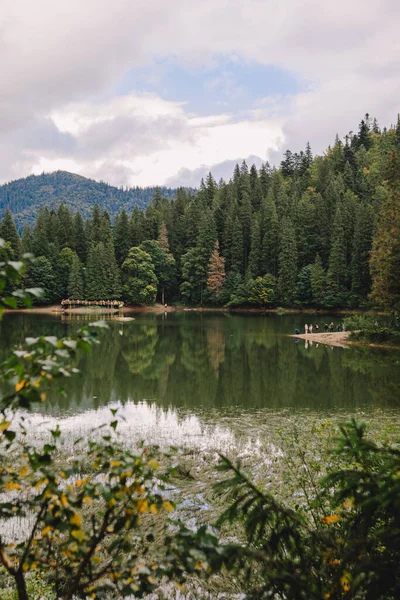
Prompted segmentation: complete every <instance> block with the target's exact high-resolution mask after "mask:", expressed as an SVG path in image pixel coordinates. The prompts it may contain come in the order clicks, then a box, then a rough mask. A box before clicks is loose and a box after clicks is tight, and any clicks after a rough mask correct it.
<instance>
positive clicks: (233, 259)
mask: <svg viewBox="0 0 400 600" xmlns="http://www.w3.org/2000/svg"><path fill="white" fill-rule="evenodd" d="M229 255H230V269H231V271H233V272H235V273H240V274H242V275H243V274H244V249H243V229H242V226H241V224H240V221H239V217H238V216H236V217H235V219H234V221H233V224H232V240H231V248H230V252H229Z"/></svg>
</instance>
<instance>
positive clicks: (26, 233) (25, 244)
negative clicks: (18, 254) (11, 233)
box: [21, 225, 33, 254]
mask: <svg viewBox="0 0 400 600" xmlns="http://www.w3.org/2000/svg"><path fill="white" fill-rule="evenodd" d="M21 241H22V253H23V254H26V253H29V254H32V253H33V235H32V230H31V228H30V227H29V225H24V230H23V232H22V240H21Z"/></svg>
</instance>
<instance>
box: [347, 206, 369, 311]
mask: <svg viewBox="0 0 400 600" xmlns="http://www.w3.org/2000/svg"><path fill="white" fill-rule="evenodd" d="M373 230H374V211H373V208H372V206H371V205H369V204H360V205H359V207H358V209H357V216H356V225H355V231H354V244H353V255H352V261H351V292H352V294H353V296H354V297H355V299H357V298H358V299H366V298H367V297H368V294H369V292H370V290H371V273H370V267H369V257H370V253H371V249H372V236H373Z"/></svg>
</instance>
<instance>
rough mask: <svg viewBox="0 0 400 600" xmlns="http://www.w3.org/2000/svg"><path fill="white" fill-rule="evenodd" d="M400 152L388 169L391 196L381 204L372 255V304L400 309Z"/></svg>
mask: <svg viewBox="0 0 400 600" xmlns="http://www.w3.org/2000/svg"><path fill="white" fill-rule="evenodd" d="M399 174H400V152H398V151H397V150H394V151H393V152H392V154H391V156H390V159H389V162H388V169H387V177H388V180H389V194H388V196H387V198H386V199H385V201H384V202H382V205H381V209H380V214H379V219H378V226H377V230H376V233H375V236H374V240H373V244H372V252H371V261H370V268H371V275H372V292H371V299H372V300H373V302H374V303H375V304H376V305H378V306H382V307H383V308H385V309H387V310H399V309H400V277H399V273H400V175H399Z"/></svg>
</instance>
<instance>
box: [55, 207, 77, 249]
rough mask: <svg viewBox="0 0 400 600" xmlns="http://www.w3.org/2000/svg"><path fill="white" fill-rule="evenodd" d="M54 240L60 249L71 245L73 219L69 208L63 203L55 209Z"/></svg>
mask: <svg viewBox="0 0 400 600" xmlns="http://www.w3.org/2000/svg"><path fill="white" fill-rule="evenodd" d="M56 222H57V229H56V240H57V243H58V247H59V248H60V250H62V249H63V248H66V247H71V245H72V244H73V239H74V227H73V219H72V214H71V211H70V209H69V208H68V207H67V206H66V205H65V204H60V206H59V208H58V211H57V219H56Z"/></svg>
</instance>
